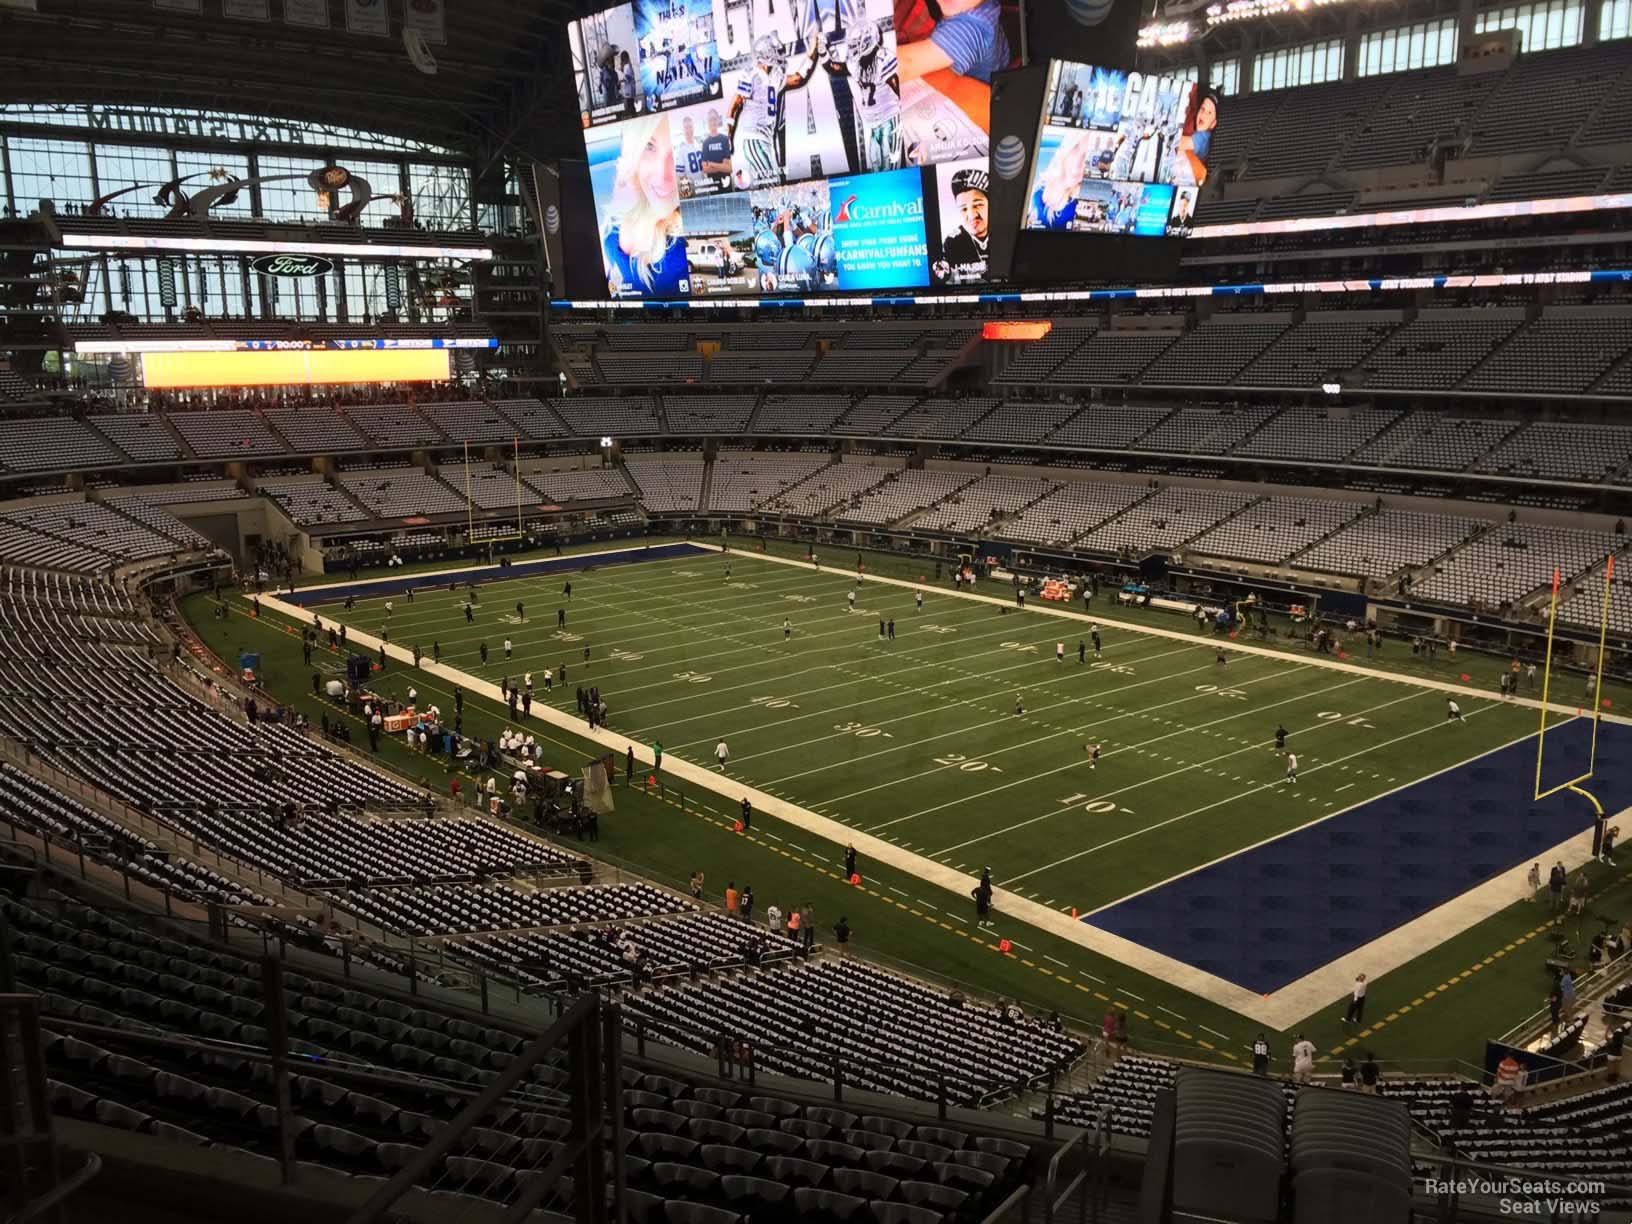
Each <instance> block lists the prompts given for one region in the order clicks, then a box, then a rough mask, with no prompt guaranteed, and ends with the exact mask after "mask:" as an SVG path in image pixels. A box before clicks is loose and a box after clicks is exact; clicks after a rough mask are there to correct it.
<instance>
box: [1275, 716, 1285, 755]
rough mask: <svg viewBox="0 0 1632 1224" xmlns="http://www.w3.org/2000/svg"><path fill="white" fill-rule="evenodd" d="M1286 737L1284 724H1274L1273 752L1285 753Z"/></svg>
mask: <svg viewBox="0 0 1632 1224" xmlns="http://www.w3.org/2000/svg"><path fill="white" fill-rule="evenodd" d="M1286 735H1287V731H1286V725H1285V724H1284V723H1276V724H1275V751H1276V752H1285V751H1286Z"/></svg>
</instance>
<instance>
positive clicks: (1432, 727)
mask: <svg viewBox="0 0 1632 1224" xmlns="http://www.w3.org/2000/svg"><path fill="white" fill-rule="evenodd" d="M1418 696H1421V694H1420V693H1413V694H1411V696H1410V697H1400V698H1396V700H1395V701H1392V702H1388V703H1387V704H1388V705H1394V704H1396V703H1397V702H1399V701H1409V700H1411V697H1418ZM1375 708H1378V709H1380V708H1382V707H1380V706H1379V707H1375ZM1484 708H1485V709H1490V708H1491V707H1490V706H1486V707H1484ZM1444 725H1445V724H1444V723H1443V722H1442V721H1438V722H1432V723H1429V724H1428V725H1427V726H1426V727H1418V728H1417V729H1416V730H1415V731H1407V732H1406V733H1405V734H1404V735H1396V736H1395V737H1394V738H1393V739H1389V740H1384V741H1383V742H1382V743H1380V744H1372V745H1371V746H1370V747H1367V748H1362V749H1361V750H1360V751H1359V752H1351V753H1349V755H1348V756H1345V757H1339V758H1338V760H1340V761H1352V760H1354V759H1355V758H1356V757H1362V756H1365V755H1366V754H1367V753H1370V752H1376V751H1377V750H1378V749H1380V748H1387V747H1389V746H1390V745H1391V744H1398V743H1402V742H1404V741H1405V740H1408V739H1415V738H1416V737H1417V736H1419V735H1427V734H1428V733H1429V732H1430V731H1436V730H1438V729H1439V728H1440V727H1442V726H1444ZM1237 751H1241V752H1245V751H1248V750H1247V749H1238V750H1237ZM1335 763H1336V762H1331V763H1328V764H1326V765H1315V766H1312V767H1311V768H1310V769H1309V770H1307V771H1306V772H1308V773H1318V772H1320V771H1321V770H1322V769H1329V768H1331V765H1332V764H1335ZM1460 763H1461V762H1458V764H1460ZM1452 768H1454V766H1453V767H1452ZM1281 785H1282V783H1281V781H1280V780H1279V779H1277V780H1275V781H1273V782H1263V783H1260V784H1259V785H1257V786H1252V787H1248V788H1247V789H1246V790H1244V791H1238V792H1236V793H1235V794H1233V795H1226V796H1225V797H1224V798H1222V799H1216V800H1214V801H1213V802H1212V803H1206V804H1203V805H1202V806H1201V807H1197V808H1191V809H1190V810H1189V811H1188V812H1180V813H1179V814H1178V815H1176V816H1169V817H1168V818H1167V819H1166V820H1159V821H1157V822H1156V823H1154V824H1149V825H1146V826H1145V827H1144V828H1142V829H1134V830H1133V831H1131V832H1128V833H1124V834H1122V835H1121V836H1120V837H1113V838H1110V839H1108V840H1106V841H1102V842H1100V843H1099V844H1098V845H1094V846H1089V847H1087V848H1086V849H1083V850H1078V851H1076V852H1075V853H1073V854H1068V855H1066V856H1065V857H1064V858H1059V859H1055V860H1054V861H1053V862H1052V863H1045V864H1044V865H1043V866H1041V867H1034V868H1032V869H1031V870H1030V871H1022V872H1021V873H1020V874H1019V875H1017V876H1014V877H1012V878H1011V879H1008V880H1005V881H1003V885H1004V887H1005V888H1007V887H1008V886H1010V885H1012V884H1013V883H1014V882H1015V881H1016V880H1024V879H1028V878H1030V877H1031V876H1034V875H1037V874H1039V873H1041V872H1044V871H1051V870H1053V869H1054V868H1055V867H1059V866H1063V865H1064V864H1066V863H1070V862H1075V861H1076V860H1077V859H1079V858H1083V857H1084V856H1086V855H1089V854H1097V853H1099V851H1101V850H1104V849H1107V848H1109V847H1111V846H1116V845H1120V844H1121V843H1122V842H1125V841H1132V840H1133V839H1134V838H1136V837H1143V836H1144V835H1145V834H1147V833H1154V832H1155V831H1156V830H1157V829H1164V828H1166V827H1167V826H1168V825H1171V824H1177V823H1178V822H1179V821H1181V820H1188V819H1190V817H1192V816H1200V815H1201V814H1202V813H1203V812H1210V811H1212V810H1213V809H1214V808H1219V807H1223V806H1225V805H1226V804H1230V803H1235V802H1236V801H1237V800H1240V799H1245V798H1247V797H1248V796H1249V795H1257V794H1261V793H1262V792H1264V791H1267V790H1275V789H1276V788H1277V787H1279V786H1281ZM1052 814H1053V813H1050V815H1052ZM1282 836H1284V834H1282ZM1095 912H1096V913H1097V912H1098V911H1095Z"/></svg>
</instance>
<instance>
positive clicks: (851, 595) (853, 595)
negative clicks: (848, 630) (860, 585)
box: [845, 591, 856, 612]
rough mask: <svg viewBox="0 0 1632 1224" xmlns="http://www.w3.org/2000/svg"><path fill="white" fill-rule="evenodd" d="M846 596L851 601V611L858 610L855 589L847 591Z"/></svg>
mask: <svg viewBox="0 0 1632 1224" xmlns="http://www.w3.org/2000/svg"><path fill="white" fill-rule="evenodd" d="M845 598H846V599H848V600H849V601H850V611H852V612H854V611H855V610H856V593H855V592H854V591H850V592H847V593H846V595H845Z"/></svg>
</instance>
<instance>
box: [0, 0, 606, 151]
mask: <svg viewBox="0 0 1632 1224" xmlns="http://www.w3.org/2000/svg"><path fill="white" fill-rule="evenodd" d="M200 7H201V8H202V10H203V11H202V13H189V12H182V11H166V10H162V9H159V8H156V7H155V6H154V5H153V4H151V3H149V2H148V0H139V2H133V0H22V5H21V8H20V9H19V8H13V7H8V6H4V5H0V81H3V82H4V85H0V101H8V102H36V103H38V102H68V103H85V102H91V103H95V102H105V103H124V104H131V105H146V106H161V107H162V106H176V107H199V108H204V109H219V110H225V111H233V112H239V113H243V112H251V113H258V114H264V115H268V116H275V117H280V118H290V119H297V120H298V119H306V120H310V121H316V122H329V123H335V124H342V125H346V126H350V127H356V128H365V129H370V130H374V131H379V132H385V133H392V134H399V135H404V136H412V137H417V138H419V139H422V140H426V141H431V142H435V143H437V144H442V145H446V146H449V147H453V148H457V149H464V150H469V151H470V152H471V153H472V154H473V155H476V154H481V153H484V152H487V153H491V152H494V151H497V150H504V149H508V150H509V151H510V152H511V153H512V154H514V153H518V152H526V153H531V154H535V155H549V154H557V153H565V152H573V151H579V152H581V151H582V138H581V136H580V135H579V128H578V120H577V116H576V111H575V107H574V105H573V101H572V98H573V91H572V86H571V80H570V77H569V75H568V73H569V62H568V55H567V50H566V21H567V19H568V18H569V17H570V16H572V15H573V10H574V9H575V8H579V9H582V8H587V7H589V6H588V5H585V4H582V3H579V4H576V5H575V4H573V3H571V2H570V0H457V2H456V3H449V4H446V5H445V8H446V9H447V16H446V26H447V42H446V43H445V44H441V45H436V46H433V47H431V53H432V54H433V55H434V56H435V58H436V62H437V72H436V75H434V76H427V75H424V74H423V73H421V72H419V71H417V70H416V69H415V68H414V66H413V65H412V64H411V63H410V62H409V59H408V55H407V53H406V51H405V50H404V47H403V43H402V39H401V37H400V31H401V26H400V20H401V10H400V9H398V8H397V7H396V6H395V5H393V6H391V7H392V22H391V29H392V35H391V37H389V38H381V37H367V36H362V35H353V34H350V33H348V32H347V30H346V20H345V12H344V9H343V7H342V5H341V4H340V3H338V0H330V4H329V8H330V22H329V28H328V29H306V28H301V27H298V26H291V25H288V24H285V23H284V22H282V21H280V20H278V18H279V17H280V16H281V12H280V9H281V6H279V5H272V6H270V12H271V16H272V17H273V20H272V21H270V22H266V23H258V22H252V21H242V20H228V19H226V18H224V17H223V16H222V15H221V6H220V5H217V4H214V3H209V4H204V5H201V6H200Z"/></svg>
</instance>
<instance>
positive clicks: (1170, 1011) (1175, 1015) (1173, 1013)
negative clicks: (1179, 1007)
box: [1156, 1003, 1184, 1020]
mask: <svg viewBox="0 0 1632 1224" xmlns="http://www.w3.org/2000/svg"><path fill="white" fill-rule="evenodd" d="M1156 1010H1157V1011H1164V1012H1166V1013H1167V1014H1168V1015H1170V1016H1172V1017H1173V1018H1174V1019H1175V1020H1183V1019H1184V1017H1183V1016H1181V1015H1179V1013H1178V1012H1176V1011H1174V1010H1173V1009H1172V1008H1171V1007H1163V1006H1162V1005H1161V1004H1160V1003H1158V1004H1156Z"/></svg>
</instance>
